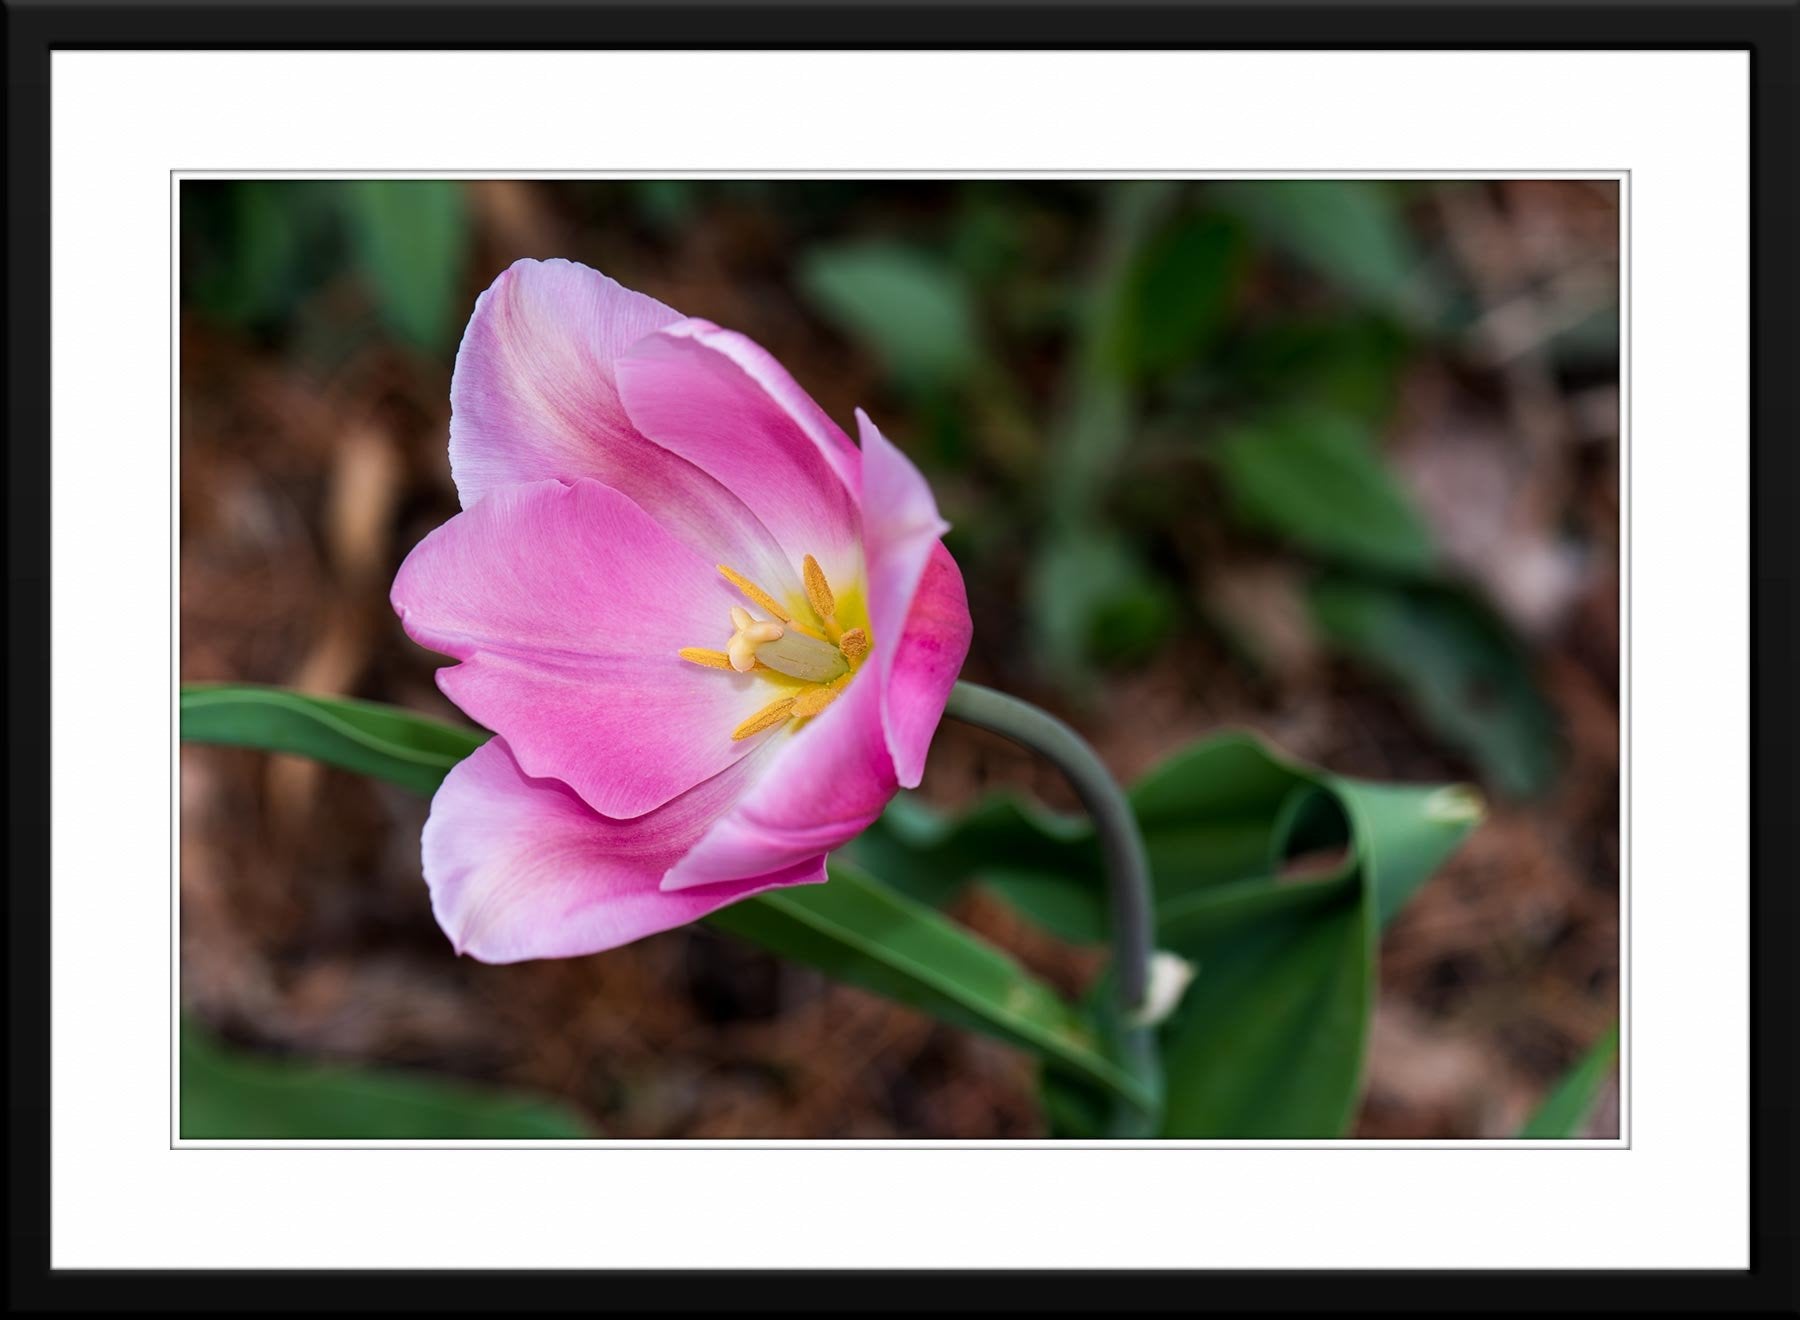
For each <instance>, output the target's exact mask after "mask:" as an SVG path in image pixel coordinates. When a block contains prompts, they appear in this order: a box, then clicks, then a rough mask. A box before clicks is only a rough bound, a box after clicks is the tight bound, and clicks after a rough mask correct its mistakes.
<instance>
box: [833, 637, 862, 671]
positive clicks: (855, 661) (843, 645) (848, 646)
mask: <svg viewBox="0 0 1800 1320" xmlns="http://www.w3.org/2000/svg"><path fill="white" fill-rule="evenodd" d="M838 650H840V651H842V652H843V653H844V659H845V660H846V661H847V662H848V663H849V665H850V667H851V668H852V669H854V668H856V666H858V665H860V664H861V663H862V659H863V657H864V656H865V655H867V654H868V653H869V634H868V633H867V632H865V631H864V630H863V629H861V628H852V629H850V631H849V632H847V633H845V634H844V635H843V636H842V637H840V638H838Z"/></svg>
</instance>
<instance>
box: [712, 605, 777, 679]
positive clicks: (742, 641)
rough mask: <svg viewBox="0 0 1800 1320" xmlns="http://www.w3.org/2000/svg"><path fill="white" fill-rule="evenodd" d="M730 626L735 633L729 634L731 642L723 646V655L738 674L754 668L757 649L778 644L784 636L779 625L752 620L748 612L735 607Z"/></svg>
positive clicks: (766, 621) (763, 620)
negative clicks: (773, 643) (772, 643)
mask: <svg viewBox="0 0 1800 1320" xmlns="http://www.w3.org/2000/svg"><path fill="white" fill-rule="evenodd" d="M731 624H732V627H734V628H735V629H737V631H736V632H734V633H732V634H731V640H730V641H729V642H727V643H726V644H725V654H726V656H727V658H729V659H730V661H731V667H732V668H733V669H735V670H737V671H738V673H740V674H747V673H749V672H750V671H751V670H752V669H755V668H756V652H757V648H758V647H761V646H766V645H768V644H769V643H770V642H778V641H780V640H781V638H782V636H783V634H784V629H783V628H782V626H781V625H780V624H779V623H770V622H769V621H768V620H766V619H753V618H751V617H750V611H749V610H746V609H743V608H741V607H739V606H735V605H734V606H732V609H731Z"/></svg>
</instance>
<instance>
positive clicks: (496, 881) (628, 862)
mask: <svg viewBox="0 0 1800 1320" xmlns="http://www.w3.org/2000/svg"><path fill="white" fill-rule="evenodd" d="M748 773H750V771H749V767H748V765H747V764H742V763H741V764H740V765H739V766H738V767H736V768H734V769H731V770H727V771H726V772H725V773H724V774H721V775H719V776H718V777H716V778H714V779H711V780H708V781H707V782H706V783H704V784H701V785H700V786H699V787H697V788H695V789H693V790H692V791H691V792H688V793H684V794H683V795H682V796H680V797H678V798H676V799H675V800H674V801H672V802H670V803H669V804H668V805H667V806H664V807H661V808H659V809H658V810H656V811H652V812H650V813H649V814H647V815H643V816H639V817H637V818H636V819H635V820H623V821H621V820H609V819H608V818H607V817H605V816H600V815H596V814H595V813H594V812H592V811H590V810H589V809H588V807H587V806H586V805H585V804H584V803H583V802H582V801H581V799H580V798H578V797H577V796H576V795H575V794H574V793H572V792H570V791H569V790H568V789H567V788H565V787H564V786H563V785H561V784H559V783H557V782H555V781H554V780H547V779H529V778H527V777H526V776H525V774H524V773H523V772H522V771H521V770H520V769H519V765H518V763H517V762H516V761H515V760H514V759H513V757H512V754H511V752H510V750H509V749H508V748H507V745H506V744H505V743H504V742H503V741H502V740H501V739H499V738H495V739H493V740H491V741H490V742H488V743H487V744H485V745H484V746H482V747H481V748H480V749H478V750H477V751H476V752H475V753H474V755H472V756H470V757H468V758H467V759H466V760H464V761H462V762H461V763H460V764H458V765H457V766H456V767H455V769H453V770H451V772H450V774H449V776H448V777H447V778H446V779H445V780H444V782H443V784H442V785H441V786H440V787H439V788H438V791H437V795H436V796H435V797H433V798H432V800H431V818H430V819H429V820H428V821H426V823H425V834H424V840H423V856H424V865H425V881H426V883H427V884H428V885H429V886H430V889H431V910H432V912H433V914H434V915H435V916H436V917H437V920H438V924H439V925H440V926H442V927H443V928H444V933H445V934H447V935H448V936H449V937H450V940H451V942H452V943H453V944H454V945H455V946H456V950H457V952H458V953H467V954H471V955H473V956H474V957H476V958H479V959H480V960H481V961H483V962H490V963H509V962H518V961H520V960H522V959H526V958H569V957H575V956H577V955H580V954H585V953H596V952H598V951H599V950H601V949H611V948H614V947H616V946H618V945H621V944H627V943H629V942H631V941H632V940H635V939H641V938H642V937H643V936H645V935H651V934H654V933H656V932H657V931H662V930H668V929H669V928H670V927H673V926H680V925H684V924H685V923H687V922H690V921H694V920H696V919H697V918H699V917H702V916H704V915H706V914H707V913H708V912H711V911H713V910H714V909H715V908H719V907H723V906H724V905H725V904H727V903H734V902H736V901H738V900H739V899H742V898H748V897H749V896H750V895H752V894H757V893H761V892H762V891H764V890H767V889H774V888H777V887H780V886H785V885H795V884H816V883H818V882H820V881H822V880H823V879H824V878H825V865H824V858H823V857H813V858H809V859H803V860H801V861H798V862H796V863H795V864H794V865H792V866H790V867H786V868H784V869H782V870H781V871H779V872H775V873H772V874H764V875H758V876H755V877H752V878H749V879H744V880H738V881H735V882H733V883H731V884H727V885H714V886H711V887H709V888H702V889H691V890H686V891H683V892H681V893H669V892H665V891H664V890H662V889H660V888H659V887H658V881H659V880H660V879H661V877H662V874H663V872H664V871H665V870H666V869H667V868H668V866H669V864H670V863H671V862H672V861H673V860H674V859H675V858H677V857H679V856H680V855H681V853H682V852H683V851H684V850H685V849H686V848H687V847H688V846H689V845H690V844H692V843H693V841H694V840H695V839H696V838H698V837H699V835H700V833H701V831H702V830H704V829H705V828H706V826H707V824H709V823H710V822H711V821H712V820H713V819H714V818H715V817H716V816H717V815H718V813H719V812H720V811H721V810H722V809H724V808H725V807H726V806H727V805H729V803H730V802H731V800H732V798H733V796H734V795H735V794H736V792H737V791H738V790H739V789H740V788H741V787H742V781H743V780H744V779H745V777H746V776H747V774H748Z"/></svg>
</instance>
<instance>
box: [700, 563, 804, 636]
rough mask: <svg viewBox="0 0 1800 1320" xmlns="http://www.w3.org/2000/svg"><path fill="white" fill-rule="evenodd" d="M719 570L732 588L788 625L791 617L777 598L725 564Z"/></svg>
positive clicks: (734, 613)
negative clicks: (777, 601) (778, 602)
mask: <svg viewBox="0 0 1800 1320" xmlns="http://www.w3.org/2000/svg"><path fill="white" fill-rule="evenodd" d="M717 568H718V570H719V572H721V573H723V574H724V575H725V580H726V581H727V582H729V583H731V585H732V586H734V587H736V588H737V589H738V590H739V591H741V592H743V593H744V595H746V596H748V597H749V598H750V599H751V600H753V601H755V602H756V603H757V604H758V605H760V606H762V607H763V609H764V610H766V611H768V612H769V613H770V614H773V615H774V616H775V617H776V618H777V619H780V620H781V621H782V622H783V623H786V622H787V621H788V620H789V618H790V617H791V616H790V615H789V614H788V612H787V611H786V610H784V609H782V608H781V606H780V605H779V604H777V603H776V601H775V597H773V596H771V595H770V594H769V593H768V592H766V591H764V590H763V589H762V588H761V587H759V586H757V585H756V583H754V582H752V581H751V580H750V579H749V578H747V577H745V576H744V575H743V574H742V573H734V572H733V571H732V570H731V569H729V568H726V567H725V565H723V564H719V565H717ZM732 614H733V616H735V615H736V614H737V611H736V610H733V611H732Z"/></svg>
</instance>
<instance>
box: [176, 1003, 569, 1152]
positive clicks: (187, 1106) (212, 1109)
mask: <svg viewBox="0 0 1800 1320" xmlns="http://www.w3.org/2000/svg"><path fill="white" fill-rule="evenodd" d="M181 1135H182V1137H183V1138H184V1139H185V1140H189V1141H208V1140H211V1141H229V1140H260V1141H271V1140H274V1141H281V1140H312V1141H329V1140H384V1139H408V1140H420V1141H436V1140H491V1141H501V1140H505V1141H519V1140H532V1139H536V1140H565V1139H567V1138H570V1137H592V1136H596V1135H598V1134H597V1133H595V1132H594V1131H593V1129H592V1128H591V1127H590V1126H589V1125H588V1123H587V1122H586V1121H584V1120H583V1119H582V1118H581V1117H580V1116H579V1115H577V1114H575V1113H574V1112H573V1111H571V1110H569V1109H567V1108H565V1107H563V1106H562V1105H560V1104H556V1103H554V1102H552V1101H548V1100H543V1099H540V1098H536V1097H532V1096H522V1095H509V1094H505V1093H502V1092H497V1091H492V1090H488V1089H486V1088H483V1087H477V1086H470V1085H466V1084H464V1083H459V1082H452V1081H448V1080H445V1079H443V1078H440V1077H434V1076H427V1075H424V1074H418V1073H407V1072H399V1071H396V1070H393V1069H379V1068H362V1067H346V1066H341V1065H334V1064H321V1063H315V1062H308V1061H294V1060H281V1059H269V1058H263V1057H259V1056H256V1055H252V1054H245V1053H241V1052H238V1051H235V1050H231V1049H228V1048H227V1047H225V1046H224V1045H222V1044H221V1043H220V1042H218V1041H217V1040H214V1039H213V1038H212V1037H210V1036H209V1035H207V1033H206V1032H205V1031H204V1030H203V1029H202V1028H201V1027H200V1026H198V1025H197V1024H196V1023H193V1022H183V1023H182V1024H181Z"/></svg>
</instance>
